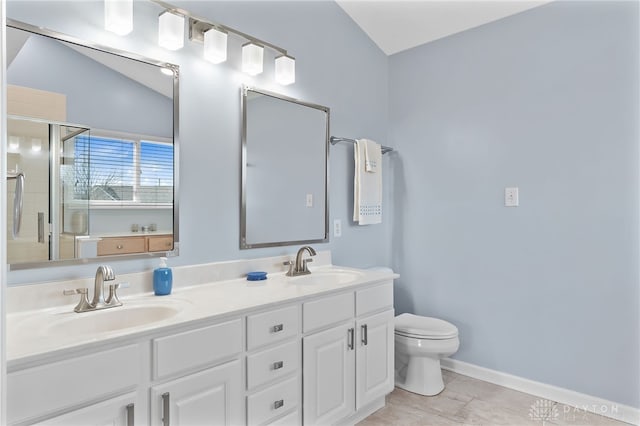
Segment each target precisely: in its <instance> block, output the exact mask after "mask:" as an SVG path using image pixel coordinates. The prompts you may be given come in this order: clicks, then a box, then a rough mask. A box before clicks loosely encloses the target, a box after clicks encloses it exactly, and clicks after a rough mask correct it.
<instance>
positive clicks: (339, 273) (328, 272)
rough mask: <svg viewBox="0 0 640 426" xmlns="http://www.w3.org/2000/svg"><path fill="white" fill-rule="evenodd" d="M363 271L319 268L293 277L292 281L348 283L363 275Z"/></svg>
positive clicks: (297, 282)
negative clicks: (307, 273)
mask: <svg viewBox="0 0 640 426" xmlns="http://www.w3.org/2000/svg"><path fill="white" fill-rule="evenodd" d="M362 276H363V273H362V272H359V271H352V270H349V269H337V268H331V269H317V270H315V271H314V270H311V274H309V275H302V276H299V277H291V278H290V280H291V282H293V283H295V284H301V285H307V284H322V283H326V284H328V283H332V284H348V283H350V282H353V281H355V280H357V279H358V278H360V277H362Z"/></svg>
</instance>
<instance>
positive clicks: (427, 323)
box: [395, 314, 458, 339]
mask: <svg viewBox="0 0 640 426" xmlns="http://www.w3.org/2000/svg"><path fill="white" fill-rule="evenodd" d="M395 330H396V333H398V334H402V335H405V336H409V337H424V338H430V339H451V338H453V337H456V336H457V335H458V328H457V327H456V326H455V325H453V324H451V323H450V322H447V321H444V320H441V319H438V318H431V317H422V316H420V315H413V314H401V315H398V316H397V317H396V319H395Z"/></svg>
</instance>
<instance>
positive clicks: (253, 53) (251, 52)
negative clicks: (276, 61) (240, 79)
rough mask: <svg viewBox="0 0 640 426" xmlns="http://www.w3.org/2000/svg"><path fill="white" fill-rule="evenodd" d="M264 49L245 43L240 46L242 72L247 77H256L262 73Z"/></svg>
mask: <svg viewBox="0 0 640 426" xmlns="http://www.w3.org/2000/svg"><path fill="white" fill-rule="evenodd" d="M263 55H264V48H263V47H262V46H258V45H257V44H254V43H246V44H244V45H243V46H242V72H246V73H247V74H249V75H258V74H260V73H261V72H262V57H263Z"/></svg>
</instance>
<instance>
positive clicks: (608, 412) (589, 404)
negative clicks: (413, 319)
mask: <svg viewBox="0 0 640 426" xmlns="http://www.w3.org/2000/svg"><path fill="white" fill-rule="evenodd" d="M440 365H441V366H442V368H443V369H445V370H449V371H453V372H454V373H459V374H462V375H464V376H469V377H473V378H474V379H479V380H484V381H485V382H489V383H494V384H496V385H499V386H504V387H505V388H509V389H513V390H517V391H520V392H525V393H528V394H531V395H535V396H539V397H540V398H544V399H548V400H550V401H555V402H559V403H561V404H566V405H569V406H572V407H576V408H579V409H581V410H586V411H589V412H592V413H595V414H599V415H601V416H605V417H609V418H612V419H615V420H620V421H623V422H626V423H630V424H633V425H640V409H638V408H634V407H631V406H629V405H624V404H619V403H617V402H613V401H608V400H606V399H603V398H598V397H596V396H591V395H586V394H584V393H580V392H575V391H572V390H569V389H564V388H560V387H557V386H552V385H548V384H546V383H540V382H536V381H533V380H529V379H525V378H522V377H518V376H514V375H511V374H507V373H503V372H500V371H496V370H490V369H488V368H484V367H479V366H477V365H474V364H469V363H467V362H463V361H458V360H455V359H450V358H445V359H442V360H441V364H440ZM600 407H606V408H602V409H601V408H600ZM612 407H615V409H612Z"/></svg>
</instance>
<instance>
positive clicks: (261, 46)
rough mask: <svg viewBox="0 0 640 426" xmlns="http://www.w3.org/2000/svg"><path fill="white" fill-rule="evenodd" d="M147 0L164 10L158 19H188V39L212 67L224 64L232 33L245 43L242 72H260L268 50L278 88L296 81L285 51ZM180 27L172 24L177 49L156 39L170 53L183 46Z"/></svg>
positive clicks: (159, 0) (290, 61) (159, 2)
mask: <svg viewBox="0 0 640 426" xmlns="http://www.w3.org/2000/svg"><path fill="white" fill-rule="evenodd" d="M105 1H110V0H105ZM111 1H112V0H111ZM151 1H152V2H153V3H155V4H157V5H160V6H161V7H163V8H164V9H165V11H164V12H163V13H162V14H161V15H160V16H161V17H162V16H164V15H167V14H170V15H173V16H179V17H181V18H182V19H183V20H184V19H185V18H188V28H189V40H191V41H195V42H201V43H203V45H204V48H203V56H204V58H205V59H206V60H207V61H209V62H212V63H214V64H218V63H221V62H224V61H226V59H227V40H228V35H229V34H233V35H235V36H237V37H240V38H242V39H244V40H246V41H247V43H245V44H243V46H242V70H243V72H246V73H247V74H249V75H257V74H260V73H261V72H262V70H263V63H264V50H265V49H269V50H272V51H274V52H276V54H277V55H278V57H276V58H275V79H276V81H277V82H278V83H279V84H282V85H287V84H292V83H294V82H295V81H296V76H295V73H296V71H295V70H296V68H295V58H293V57H292V56H290V55H288V54H287V51H286V50H285V49H283V48H281V47H278V46H276V45H274V44H271V43H268V42H266V41H264V40H260V39H257V38H255V37H253V36H251V35H249V34H246V33H243V32H241V31H238V30H236V29H233V28H231V27H227V26H226V25H222V24H218V23H215V22H211V21H208V20H206V19H202V18H199V17H196V16H194V15H192V14H191V13H190V12H188V11H186V10H184V9H181V8H177V7H175V6H173V5H171V4H169V3H166V2H164V1H162V0H151ZM183 25H184V24H183V23H182V24H177V23H176V28H178V27H179V28H180V29H181V30H180V35H179V36H178V35H177V34H176V35H175V37H179V38H180V43H181V44H180V45H179V47H177V48H176V47H174V48H172V47H169V46H167V45H165V44H162V42H160V39H161V38H162V37H159V43H160V45H161V46H163V47H166V48H168V49H171V50H175V49H179V48H180V47H182V45H183V44H184V42H183V40H184V36H183V35H182V30H183V28H184V27H183ZM176 33H177V31H176ZM172 40H173V39H172ZM174 41H175V40H174ZM175 44H176V45H177V44H178V43H177V41H176V42H175ZM170 46H174V44H170Z"/></svg>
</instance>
